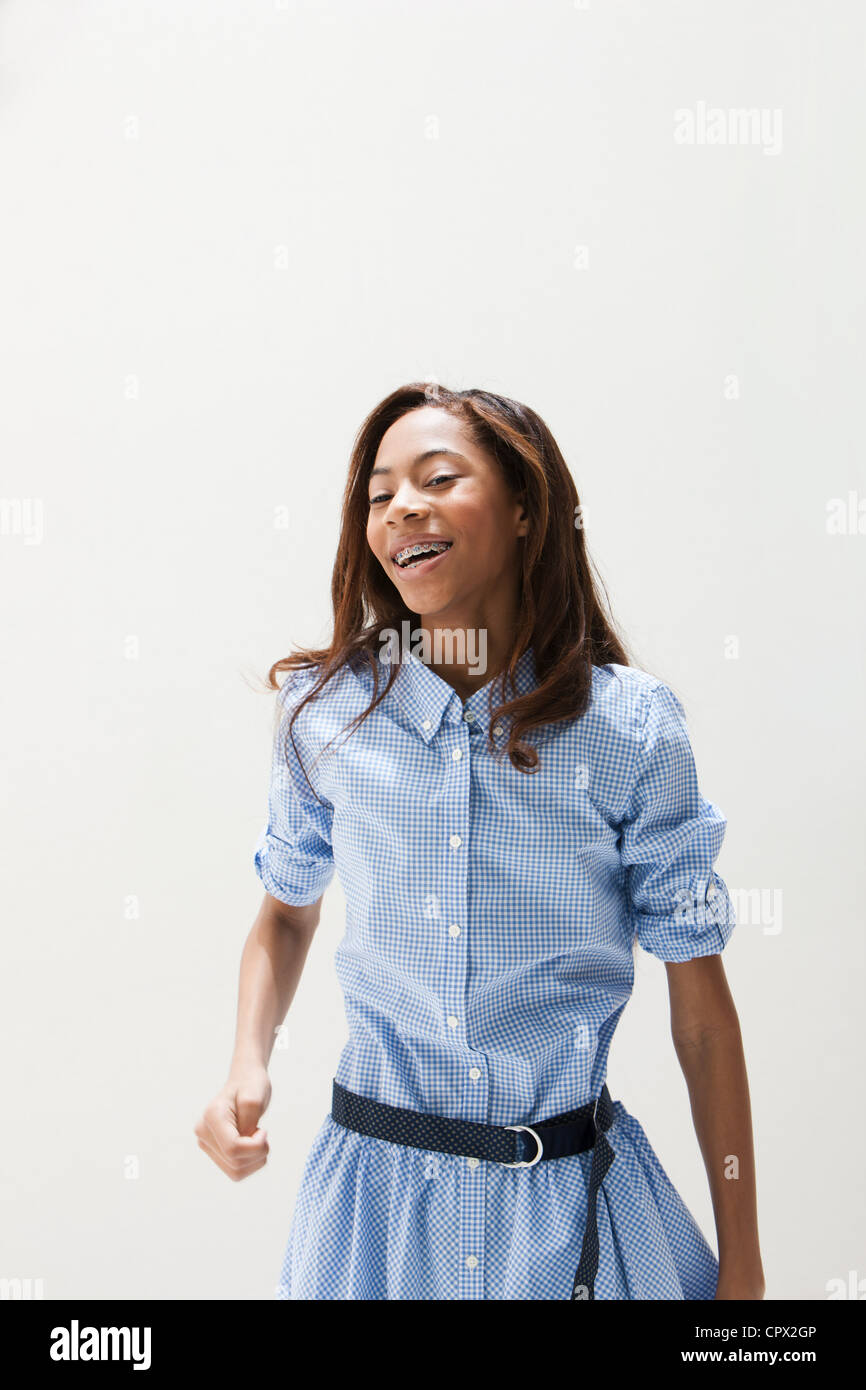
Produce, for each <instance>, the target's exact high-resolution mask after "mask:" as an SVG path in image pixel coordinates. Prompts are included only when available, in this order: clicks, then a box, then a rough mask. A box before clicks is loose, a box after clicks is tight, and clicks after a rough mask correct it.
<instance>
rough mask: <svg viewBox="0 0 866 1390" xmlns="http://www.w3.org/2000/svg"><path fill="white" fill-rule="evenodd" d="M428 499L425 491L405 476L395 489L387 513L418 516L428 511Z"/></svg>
mask: <svg viewBox="0 0 866 1390" xmlns="http://www.w3.org/2000/svg"><path fill="white" fill-rule="evenodd" d="M427 510H428V508H427V499H426V498H425V496H424V494H423V492H421V491H420V490H419V489H418V488H416V487H415V486H414V484H413V483H412V481H411V479H409V478H404V480H403V482H402V483H399V484H398V485H397V486H396V487H395V489H394V496H393V497H392V498H391V501H390V502H389V503H388V508H387V514H388V515H391V514H393V515H395V516H400V517H404V516H417V515H418V513H419V512H424V511H427Z"/></svg>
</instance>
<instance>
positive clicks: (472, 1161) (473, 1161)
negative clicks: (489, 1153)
mask: <svg viewBox="0 0 866 1390" xmlns="http://www.w3.org/2000/svg"><path fill="white" fill-rule="evenodd" d="M466 1162H467V1163H468V1164H469V1167H470V1168H477V1167H478V1165H479V1163H480V1162H481V1159H480V1158H467V1160H466Z"/></svg>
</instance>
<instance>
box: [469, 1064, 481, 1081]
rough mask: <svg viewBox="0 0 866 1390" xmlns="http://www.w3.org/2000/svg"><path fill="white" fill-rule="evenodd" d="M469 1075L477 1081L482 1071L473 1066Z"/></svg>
mask: <svg viewBox="0 0 866 1390" xmlns="http://www.w3.org/2000/svg"><path fill="white" fill-rule="evenodd" d="M469 1075H470V1076H471V1077H472V1080H473V1081H477V1080H478V1078H479V1076H480V1075H481V1072H480V1071H479V1070H478V1068H477V1067H472V1068H471V1070H470V1072H469Z"/></svg>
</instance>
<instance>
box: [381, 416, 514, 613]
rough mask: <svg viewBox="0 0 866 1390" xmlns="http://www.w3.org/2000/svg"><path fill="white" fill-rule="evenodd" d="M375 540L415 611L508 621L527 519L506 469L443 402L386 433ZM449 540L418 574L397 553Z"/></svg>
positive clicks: (383, 561)
mask: <svg viewBox="0 0 866 1390" xmlns="http://www.w3.org/2000/svg"><path fill="white" fill-rule="evenodd" d="M368 496H369V499H370V507H369V512H368V519H367V540H368V542H369V545H370V548H371V550H372V551H373V553H374V554H375V555H376V558H377V559H378V560H379V563H380V564H381V565H382V568H383V569H384V571H385V573H386V574H387V575H388V577H389V579H391V580H392V582H393V583H394V584H395V585H396V586H397V588H398V589H399V591H400V593H401V595H402V597H403V600H404V602H405V603H406V606H407V608H409V609H410V610H411V611H412V612H414V613H417V614H419V615H420V616H421V617H423V618H425V619H432V620H435V623H436V625H437V626H446V625H447V626H453V627H458V626H461V627H490V626H500V625H502V624H503V623H504V624H505V625H509V624H510V623H511V621H512V620H513V616H514V610H515V608H516V603H517V595H518V592H519V576H520V558H521V557H520V550H519V546H520V540H519V537H521V536H525V535H526V532H527V527H528V522H527V521H526V519H523V520H521V517H522V515H523V507H522V504H521V502H520V501H519V500H518V499H516V498H515V497H514V496H513V495H512V493H511V492H510V491H509V489H508V486H507V485H506V482H505V479H504V478H503V476H502V473H501V471H500V468H499V465H498V464H497V463H496V461H495V459H493V458H492V457H491V456H490V455H489V454H488V453H487V452H486V451H485V450H483V449H481V448H479V447H478V445H477V444H474V443H473V442H472V439H471V438H470V436H469V434H468V432H467V430H466V427H465V426H464V424H463V423H462V421H460V420H459V419H458V418H457V417H456V416H454V415H452V414H450V413H449V412H448V411H446V410H443V409H441V408H440V407H437V406H422V407H420V408H419V409H416V410H411V411H409V412H408V413H407V414H406V415H401V417H400V419H399V420H396V421H395V422H394V424H393V425H391V427H390V429H388V430H387V431H386V432H385V434H384V435H383V436H382V440H381V442H380V444H379V448H378V451H377V453H376V458H375V460H374V463H373V471H372V472H371V475H370V478H369V481H368ZM436 541H438V542H440V543H445V542H450V544H449V545H448V547H447V549H443V550H442V551H441V553H440V554H438V555H435V556H434V557H432V558H425V559H424V561H423V562H420V563H416V564H415V565H414V567H413V568H409V569H406V568H401V567H400V566H399V565H398V564H397V563H396V562H395V560H394V559H393V556H394V554H395V553H399V552H400V551H401V549H405V548H406V547H408V546H411V545H413V544H422V545H423V544H425V543H431V542H436Z"/></svg>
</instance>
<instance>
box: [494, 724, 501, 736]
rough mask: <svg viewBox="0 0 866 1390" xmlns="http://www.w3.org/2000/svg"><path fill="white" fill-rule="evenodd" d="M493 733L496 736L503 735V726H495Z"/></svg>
mask: <svg viewBox="0 0 866 1390" xmlns="http://www.w3.org/2000/svg"><path fill="white" fill-rule="evenodd" d="M493 732H494V733H495V734H501V733H502V725H501V724H494V725H493Z"/></svg>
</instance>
